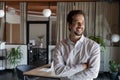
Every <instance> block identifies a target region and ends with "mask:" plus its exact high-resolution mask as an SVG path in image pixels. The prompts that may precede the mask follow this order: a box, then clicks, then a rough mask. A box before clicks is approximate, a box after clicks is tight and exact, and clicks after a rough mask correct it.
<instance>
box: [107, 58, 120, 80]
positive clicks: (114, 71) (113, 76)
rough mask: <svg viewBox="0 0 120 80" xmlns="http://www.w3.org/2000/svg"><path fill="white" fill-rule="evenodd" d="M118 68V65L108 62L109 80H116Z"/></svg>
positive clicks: (112, 61)
mask: <svg viewBox="0 0 120 80" xmlns="http://www.w3.org/2000/svg"><path fill="white" fill-rule="evenodd" d="M119 67H120V65H119V64H117V63H116V62H115V61H114V60H110V61H109V69H110V75H111V80H116V76H117V74H118V71H119Z"/></svg>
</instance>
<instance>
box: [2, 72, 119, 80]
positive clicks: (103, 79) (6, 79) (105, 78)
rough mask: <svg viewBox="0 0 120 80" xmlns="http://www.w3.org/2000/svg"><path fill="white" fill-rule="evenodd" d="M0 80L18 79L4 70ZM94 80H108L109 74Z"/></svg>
mask: <svg viewBox="0 0 120 80" xmlns="http://www.w3.org/2000/svg"><path fill="white" fill-rule="evenodd" d="M0 80H18V79H17V75H16V73H14V72H13V71H12V70H4V71H0ZM39 80H46V79H39ZM52 80H53V79H52ZM94 80H110V78H109V74H108V73H101V74H99V76H98V78H97V79H94ZM116 80H118V79H116Z"/></svg>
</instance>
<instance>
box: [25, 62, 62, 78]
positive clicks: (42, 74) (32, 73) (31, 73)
mask: <svg viewBox="0 0 120 80" xmlns="http://www.w3.org/2000/svg"><path fill="white" fill-rule="evenodd" d="M50 66H51V65H50V64H48V65H44V66H42V67H38V68H35V69H32V70H30V71H27V72H24V73H23V75H24V77H26V76H36V77H44V78H50V79H51V78H53V79H54V78H56V79H57V80H60V78H59V76H57V75H55V73H54V72H52V71H49V72H46V71H41V70H40V69H42V68H50Z"/></svg>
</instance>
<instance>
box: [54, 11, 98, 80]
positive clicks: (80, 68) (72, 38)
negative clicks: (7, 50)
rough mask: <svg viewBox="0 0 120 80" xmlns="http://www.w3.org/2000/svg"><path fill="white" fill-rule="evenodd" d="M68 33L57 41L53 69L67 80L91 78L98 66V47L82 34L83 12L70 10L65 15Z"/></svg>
mask: <svg viewBox="0 0 120 80" xmlns="http://www.w3.org/2000/svg"><path fill="white" fill-rule="evenodd" d="M67 22H68V26H69V27H68V28H69V31H70V35H69V37H68V38H67V39H64V40H62V41H61V42H59V43H57V45H56V48H55V50H54V53H53V54H54V55H53V62H54V70H55V73H56V74H57V75H59V76H60V77H65V78H67V79H68V80H93V79H94V78H96V77H97V76H98V73H99V68H100V47H99V45H98V44H97V43H96V42H94V41H93V40H91V39H89V38H87V37H85V36H84V34H83V32H84V30H85V14H84V13H83V12H82V11H81V10H72V11H70V12H69V14H68V16H67Z"/></svg>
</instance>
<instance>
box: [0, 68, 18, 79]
mask: <svg viewBox="0 0 120 80" xmlns="http://www.w3.org/2000/svg"><path fill="white" fill-rule="evenodd" d="M0 80H18V79H17V76H16V74H15V73H13V71H12V70H3V71H2V70H0Z"/></svg>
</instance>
